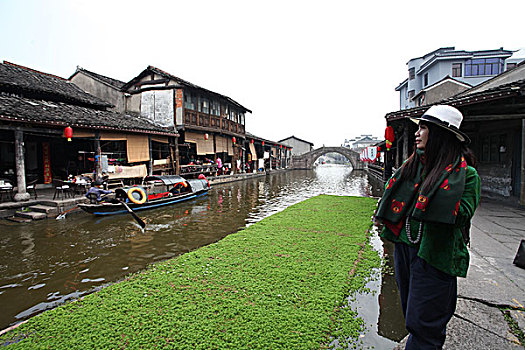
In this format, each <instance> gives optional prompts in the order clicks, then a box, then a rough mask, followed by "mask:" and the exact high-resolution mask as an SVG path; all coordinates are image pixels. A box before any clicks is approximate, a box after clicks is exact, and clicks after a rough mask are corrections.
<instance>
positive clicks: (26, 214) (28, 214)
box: [15, 211, 47, 220]
mask: <svg viewBox="0 0 525 350" xmlns="http://www.w3.org/2000/svg"><path fill="white" fill-rule="evenodd" d="M15 216H18V217H21V218H26V219H31V220H41V219H46V218H47V214H46V213H39V212H36V211H17V212H16V214H15Z"/></svg>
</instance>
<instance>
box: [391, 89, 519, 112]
mask: <svg viewBox="0 0 525 350" xmlns="http://www.w3.org/2000/svg"><path fill="white" fill-rule="evenodd" d="M523 95H525V79H522V80H519V81H515V82H512V83H508V84H503V85H500V86H498V87H495V88H492V89H488V90H485V91H481V92H477V93H473V94H467V95H462V96H460V97H457V96H453V97H449V98H447V99H444V100H441V101H439V102H436V103H434V104H431V105H425V106H421V107H415V108H410V109H404V110H400V111H395V112H390V113H387V114H386V115H385V118H386V119H387V121H394V120H398V119H403V118H411V117H418V116H421V115H422V114H423V112H424V111H426V110H427V109H428V108H429V107H430V106H432V105H435V104H448V105H451V106H454V107H456V108H460V107H462V106H467V105H473V104H478V103H485V102H490V101H495V100H498V99H503V98H509V97H513V96H523Z"/></svg>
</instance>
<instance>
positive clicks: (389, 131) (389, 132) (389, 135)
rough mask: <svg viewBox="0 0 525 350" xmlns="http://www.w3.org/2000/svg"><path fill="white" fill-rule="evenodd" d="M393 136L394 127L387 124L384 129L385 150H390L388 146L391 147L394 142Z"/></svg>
mask: <svg viewBox="0 0 525 350" xmlns="http://www.w3.org/2000/svg"><path fill="white" fill-rule="evenodd" d="M394 139H395V136H394V128H392V127H391V126H387V127H386V129H385V141H386V142H385V143H386V150H387V151H390V148H391V147H392V143H393V142H394Z"/></svg>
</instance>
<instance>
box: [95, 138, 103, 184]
mask: <svg viewBox="0 0 525 350" xmlns="http://www.w3.org/2000/svg"><path fill="white" fill-rule="evenodd" d="M95 153H96V155H97V156H98V157H95V158H96V159H97V161H96V162H95V179H97V178H99V177H101V176H102V167H101V164H102V163H101V159H100V158H101V157H102V150H101V149H100V132H99V131H97V132H96V133H95Z"/></svg>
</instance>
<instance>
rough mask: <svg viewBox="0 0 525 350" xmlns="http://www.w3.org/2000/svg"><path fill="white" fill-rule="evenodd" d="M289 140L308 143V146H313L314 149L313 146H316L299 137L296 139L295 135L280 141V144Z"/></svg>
mask: <svg viewBox="0 0 525 350" xmlns="http://www.w3.org/2000/svg"><path fill="white" fill-rule="evenodd" d="M289 139H296V140H297V141H301V142H304V143H307V144H309V145H311V146H312V147H313V145H314V144H313V143H311V142H309V141H305V140H302V139H300V138H298V137H295V136H293V135H292V136H290V137H287V138H285V139H282V140H279V142H283V141H286V140H289Z"/></svg>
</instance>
